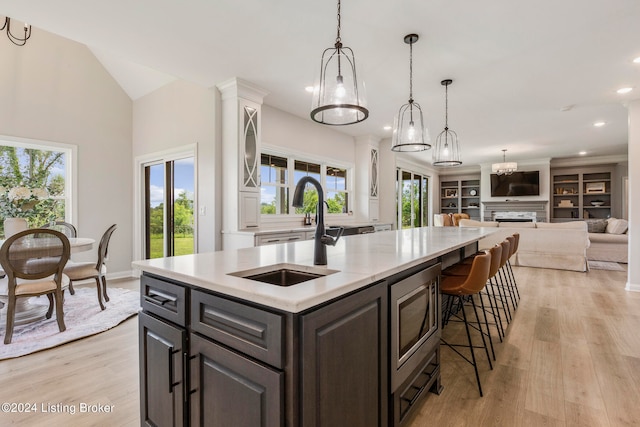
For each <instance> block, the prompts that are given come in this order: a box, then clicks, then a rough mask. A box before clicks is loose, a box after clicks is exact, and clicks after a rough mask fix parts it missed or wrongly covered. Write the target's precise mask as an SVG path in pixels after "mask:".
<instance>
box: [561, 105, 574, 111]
mask: <svg viewBox="0 0 640 427" xmlns="http://www.w3.org/2000/svg"><path fill="white" fill-rule="evenodd" d="M573 107H575V105H573V104H572V105H565V106H564V107H562V108H560V111H571V110H573Z"/></svg>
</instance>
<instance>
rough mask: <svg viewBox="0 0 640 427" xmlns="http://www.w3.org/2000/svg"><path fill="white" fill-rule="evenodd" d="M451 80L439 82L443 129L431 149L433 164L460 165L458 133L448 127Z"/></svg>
mask: <svg viewBox="0 0 640 427" xmlns="http://www.w3.org/2000/svg"><path fill="white" fill-rule="evenodd" d="M451 83H453V80H451V79H446V80H442V81H441V82H440V84H441V85H443V86H444V130H443V131H442V132H440V134H439V135H438V137H437V138H436V146H435V149H434V150H433V165H434V166H460V165H461V164H462V161H461V160H460V144H458V134H456V133H455V132H454V131H452V130H450V129H449V85H450V84H451Z"/></svg>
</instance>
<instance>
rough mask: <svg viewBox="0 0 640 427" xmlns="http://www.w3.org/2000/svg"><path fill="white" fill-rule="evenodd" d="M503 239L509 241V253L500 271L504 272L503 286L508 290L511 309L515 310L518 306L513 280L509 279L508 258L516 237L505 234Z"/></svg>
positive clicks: (512, 251)
mask: <svg viewBox="0 0 640 427" xmlns="http://www.w3.org/2000/svg"><path fill="white" fill-rule="evenodd" d="M505 239H506V240H507V241H508V242H509V253H508V254H507V259H506V260H505V262H504V264H503V266H502V267H500V268H501V269H502V272H503V274H504V280H505V286H506V287H507V289H508V290H509V299H510V300H511V306H512V307H513V311H514V312H515V311H516V308H518V301H517V300H516V291H515V286H514V285H513V281H512V280H511V276H510V274H509V258H511V256H512V255H513V254H514V253H515V252H514V249H515V247H516V239H515V237H513V236H507V237H505Z"/></svg>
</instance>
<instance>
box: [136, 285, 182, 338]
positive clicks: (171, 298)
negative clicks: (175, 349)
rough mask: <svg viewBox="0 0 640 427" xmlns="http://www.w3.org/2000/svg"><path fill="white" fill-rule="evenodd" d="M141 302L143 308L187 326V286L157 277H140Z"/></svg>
mask: <svg viewBox="0 0 640 427" xmlns="http://www.w3.org/2000/svg"><path fill="white" fill-rule="evenodd" d="M140 291H141V292H140V299H141V302H140V304H141V305H142V309H143V310H145V311H148V312H150V313H153V314H155V315H156V316H160V317H161V318H163V319H166V320H168V321H170V322H173V323H175V324H176V325H180V326H186V320H187V302H186V295H187V293H186V288H185V287H184V286H181V285H178V284H176V283H171V282H166V281H164V280H160V279H157V278H155V277H151V276H147V275H143V276H142V277H140Z"/></svg>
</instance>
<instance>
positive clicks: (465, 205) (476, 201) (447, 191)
mask: <svg viewBox="0 0 640 427" xmlns="http://www.w3.org/2000/svg"><path fill="white" fill-rule="evenodd" d="M440 212H441V213H466V214H469V216H470V217H471V219H475V220H478V221H479V220H480V176H479V175H470V176H460V177H450V176H442V177H441V181H440Z"/></svg>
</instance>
